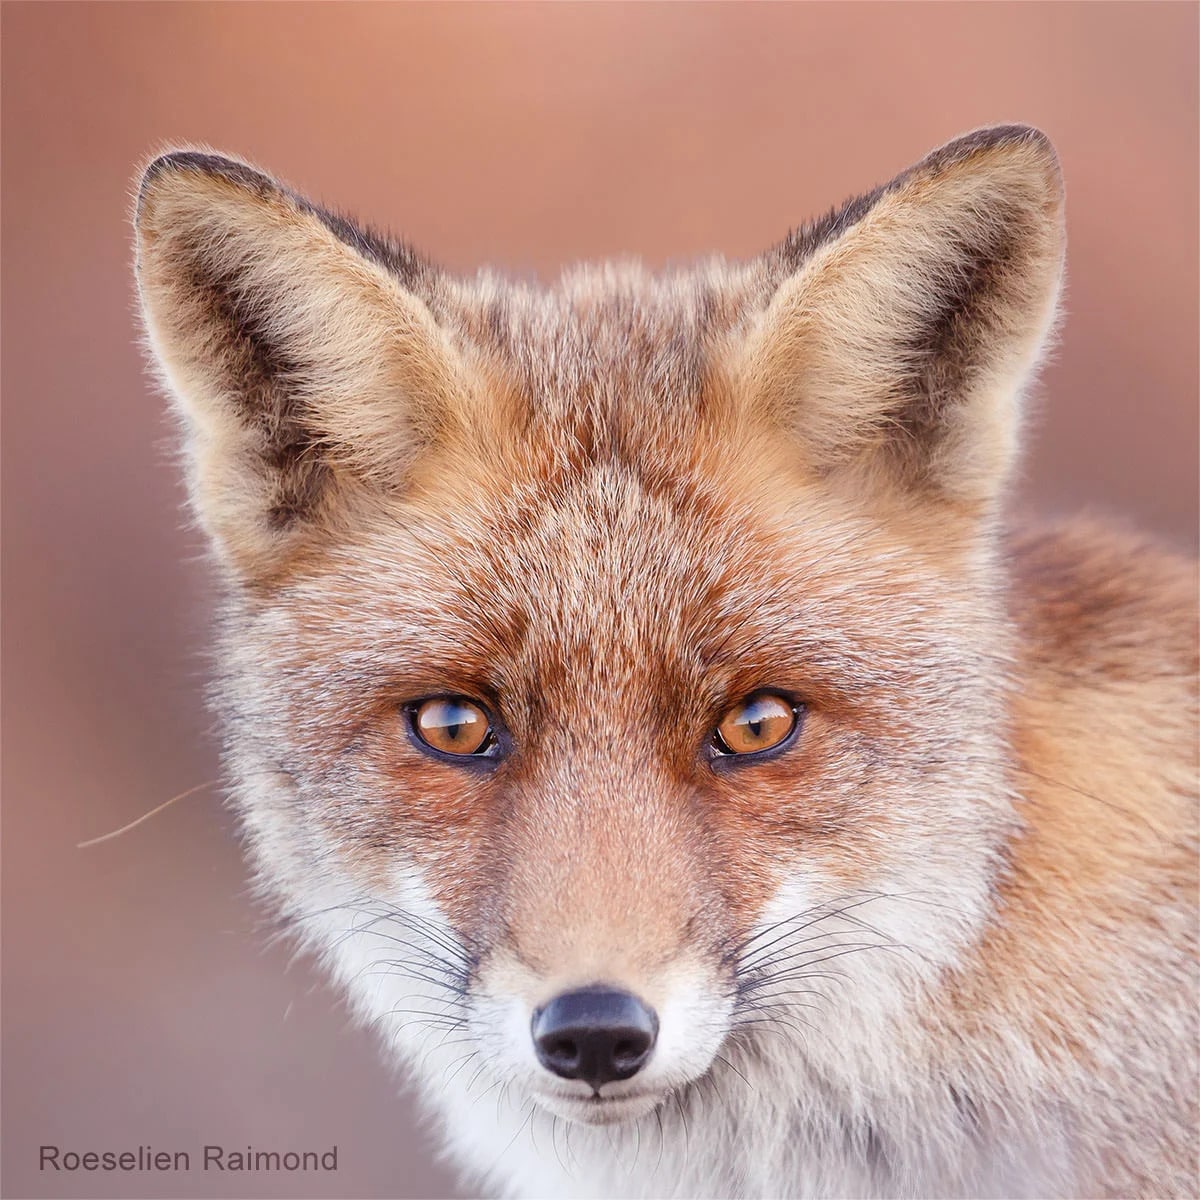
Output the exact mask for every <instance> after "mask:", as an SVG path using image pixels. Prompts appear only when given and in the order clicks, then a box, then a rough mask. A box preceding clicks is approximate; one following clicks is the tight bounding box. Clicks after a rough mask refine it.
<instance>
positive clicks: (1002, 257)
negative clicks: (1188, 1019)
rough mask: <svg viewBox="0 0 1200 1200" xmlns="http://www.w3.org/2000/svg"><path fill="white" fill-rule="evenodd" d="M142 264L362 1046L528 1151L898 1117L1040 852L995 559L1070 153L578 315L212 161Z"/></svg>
mask: <svg viewBox="0 0 1200 1200" xmlns="http://www.w3.org/2000/svg"><path fill="white" fill-rule="evenodd" d="M137 236H138V265H137V270H138V280H139V287H140V293H141V297H142V303H143V307H144V312H145V320H146V329H147V333H148V338H149V341H150V344H151V346H152V348H153V351H154V354H155V356H156V359H157V362H158V364H159V366H160V369H161V372H162V376H163V378H164V381H165V384H166V386H167V389H168V391H169V393H170V394H171V396H172V397H173V398H174V401H175V403H176V406H177V411H178V412H179V414H180V417H181V424H182V429H183V434H184V445H185V460H186V469H187V473H188V479H189V485H190V489H191V497H192V503H193V508H194V511H195V513H196V516H197V518H198V519H199V521H200V523H201V525H202V526H203V527H204V528H205V530H206V531H207V533H208V534H209V536H210V538H211V541H212V544H213V547H214V550H215V554H216V558H217V561H218V563H219V564H220V567H221V569H222V571H223V573H224V577H225V579H226V581H227V584H228V587H227V600H226V604H225V609H224V612H223V614H222V619H221V633H220V644H221V653H220V665H221V666H220V678H219V681H218V685H217V688H216V703H217V706H218V708H219V711H220V713H221V715H222V718H223V722H224V729H225V733H226V758H227V764H228V769H229V772H230V776H231V780H232V784H233V793H234V797H235V803H236V805H237V808H238V811H239V813H240V816H241V819H242V822H243V826H244V829H245V833H246V837H247V842H248V845H249V848H250V852H251V855H252V857H253V859H254V862H255V864H256V867H257V871H258V874H259V878H260V881H261V883H262V886H263V888H264V891H266V892H267V893H268V894H269V895H270V896H271V898H272V900H273V902H274V903H275V904H276V905H277V907H278V908H279V910H280V911H281V912H282V914H283V915H284V917H285V919H286V920H287V921H288V922H289V923H290V925H291V927H292V928H293V929H294V931H295V932H296V934H297V936H298V937H299V938H300V939H301V940H303V941H304V942H305V943H306V944H307V945H308V946H310V947H311V948H312V949H313V950H314V951H315V952H316V953H317V954H318V955H320V956H321V957H322V959H323V960H324V961H325V962H326V964H327V965H328V967H329V969H330V970H331V971H332V972H333V973H334V974H335V975H336V976H337V977H338V978H339V979H340V980H341V981H342V983H343V985H344V986H345V988H346V989H347V992H348V994H349V996H350V997H351V1000H352V1003H353V1004H354V1005H355V1007H356V1009H357V1011H358V1012H359V1014H360V1015H361V1016H362V1017H363V1019H364V1020H366V1021H368V1022H369V1023H371V1024H372V1025H373V1026H374V1027H375V1028H376V1029H377V1030H378V1031H379V1033H380V1034H381V1036H383V1038H384V1039H385V1040H386V1041H387V1042H388V1043H389V1044H390V1045H391V1046H393V1047H394V1049H395V1050H396V1052H397V1053H398V1054H399V1056H400V1057H401V1058H402V1059H403V1060H405V1061H406V1062H408V1063H410V1064H411V1065H412V1066H413V1067H414V1069H415V1070H416V1071H417V1072H418V1073H419V1074H421V1075H424V1076H426V1077H427V1078H428V1080H429V1083H430V1090H431V1092H432V1093H433V1098H434V1100H435V1101H437V1102H441V1103H443V1104H445V1105H447V1106H450V1105H452V1103H453V1102H454V1100H453V1098H455V1097H457V1098H458V1099H462V1100H465V1101H473V1100H475V1099H477V1098H478V1097H479V1096H481V1095H483V1094H485V1093H487V1092H489V1091H493V1093H494V1094H497V1095H502V1096H503V1097H504V1103H505V1104H507V1105H509V1106H510V1107H511V1108H512V1111H513V1112H514V1114H516V1116H518V1117H521V1116H524V1115H525V1114H526V1113H535V1112H544V1113H548V1114H551V1115H553V1116H556V1117H562V1118H567V1119H568V1120H569V1121H571V1122H574V1123H576V1124H578V1125H584V1126H589V1125H614V1124H623V1125H626V1126H630V1127H632V1126H634V1125H636V1124H637V1122H638V1121H639V1120H640V1119H641V1118H643V1117H645V1116H647V1115H648V1114H650V1113H651V1112H652V1111H658V1112H659V1113H660V1120H661V1119H662V1115H664V1114H666V1115H668V1116H669V1119H672V1120H673V1119H674V1117H673V1116H670V1114H672V1113H674V1112H677V1113H678V1115H679V1117H680V1118H681V1119H683V1120H686V1114H687V1112H689V1111H692V1110H693V1109H695V1108H696V1107H697V1106H701V1105H703V1104H705V1103H706V1102H707V1099H706V1097H707V1095H708V1092H707V1089H708V1088H709V1087H713V1088H717V1089H723V1090H724V1091H727V1092H734V1093H736V1092H737V1091H738V1089H741V1088H742V1087H743V1085H744V1086H745V1087H748V1088H750V1089H752V1090H753V1089H754V1088H755V1086H756V1084H757V1085H760V1086H762V1085H765V1084H766V1083H767V1082H769V1081H772V1080H777V1079H779V1078H783V1077H785V1076H786V1077H787V1078H789V1079H793V1080H806V1081H808V1082H807V1083H804V1084H802V1085H801V1084H796V1085H789V1086H793V1087H795V1089H796V1090H797V1092H802V1091H804V1090H805V1089H809V1090H810V1091H812V1090H814V1089H817V1088H818V1086H819V1088H820V1089H823V1090H825V1091H828V1090H829V1088H831V1087H835V1088H836V1087H840V1086H843V1083H844V1086H845V1088H846V1090H847V1091H850V1090H852V1088H853V1087H854V1086H861V1087H862V1088H868V1089H869V1087H870V1086H872V1084H871V1082H870V1081H871V1079H872V1073H873V1072H874V1073H877V1074H880V1075H881V1074H883V1073H885V1072H887V1071H888V1070H890V1069H891V1067H889V1065H888V1064H889V1063H891V1062H893V1061H894V1059H895V1056H896V1054H897V1053H898V1052H899V1051H898V1049H897V1042H898V1040H902V1038H901V1034H900V1033H899V1032H898V1031H900V1030H903V1029H907V1028H908V1027H909V1025H911V1024H912V1023H913V1022H916V1023H918V1024H919V1023H920V1020H921V1014H922V1011H923V1008H924V1006H926V1005H927V1003H928V994H929V989H930V988H932V987H934V986H935V983H936V980H937V979H938V978H939V975H940V974H941V973H942V972H944V971H945V970H947V969H948V968H951V967H953V966H954V964H956V963H957V962H959V961H960V960H962V959H963V958H964V957H965V956H967V955H969V954H970V953H971V948H972V947H973V946H974V945H975V943H976V942H977V940H978V938H979V936H980V932H981V930H982V929H983V928H984V926H985V924H986V923H987V921H988V919H989V914H990V897H991V895H992V889H993V888H994V885H995V882H996V880H997V878H998V877H999V876H1000V875H1002V873H1003V871H1004V868H1005V853H1006V849H1005V848H1006V845H1007V842H1008V839H1009V838H1010V837H1011V836H1012V834H1013V831H1014V829H1015V828H1016V824H1017V817H1016V813H1015V810H1014V807H1013V803H1012V799H1011V795H1012V791H1011V787H1010V779H1009V773H1008V770H1009V762H1010V759H1011V745H1010V728H1009V716H1008V711H1009V710H1008V690H1009V687H1010V683H1009V679H1010V671H1009V661H1010V658H1011V646H1010V633H1009V629H1008V625H1007V623H1006V620H1005V618H1004V615H1003V604H1002V598H1001V595H1000V592H1001V579H1002V577H1001V573H1000V569H999V566H998V562H997V560H998V555H999V544H998V538H997V533H996V517H997V512H998V509H999V504H1000V501H1001V498H1002V496H1003V493H1004V489H1005V485H1006V482H1007V480H1008V477H1009V474H1010V471H1011V467H1012V464H1013V461H1014V457H1015V453H1016V447H1017V443H1018V437H1019V429H1020V397H1021V393H1022V389H1023V388H1024V387H1025V385H1026V383H1027V381H1028V379H1029V377H1030V375H1031V372H1032V371H1033V369H1034V367H1035V365H1036V362H1037V360H1038V357H1039V355H1040V353H1041V351H1042V349H1043V346H1044V345H1045V342H1046V340H1047V337H1048V336H1049V333H1050V330H1051V327H1052V324H1053V320H1054V313H1055V306H1056V301H1057V295H1058V290H1059V285H1060V278H1061V271H1062V248H1063V238H1062V189H1061V183H1060V180H1059V174H1058V168H1057V164H1056V161H1055V158H1054V155H1053V152H1052V150H1051V149H1050V147H1049V145H1048V143H1047V141H1046V140H1045V138H1044V137H1043V136H1042V135H1041V134H1039V133H1037V132H1036V131H1033V130H1030V129H1027V128H1024V127H1005V128H1000V129H993V130H985V131H981V132H979V133H976V134H971V135H967V136H966V137H964V138H962V139H959V140H958V141H956V142H953V143H950V144H949V145H948V146H946V147H943V148H942V149H941V150H939V151H936V152H935V153H934V154H932V155H931V156H930V157H929V158H927V159H926V160H924V161H923V162H921V163H920V164H918V165H917V166H916V167H914V168H912V169H911V170H910V171H908V172H906V173H905V174H904V175H902V176H900V177H899V178H898V179H896V180H893V181H892V182H891V183H890V184H888V185H886V186H885V187H883V188H880V189H878V190H877V191H875V192H873V193H871V194H870V195H867V196H864V197H860V198H859V199H857V200H855V201H852V202H851V203H850V204H848V205H847V206H846V207H844V208H843V209H841V210H840V211H838V212H836V213H834V214H831V215H830V216H829V217H827V218H825V219H824V220H822V221H819V222H816V223H815V224H813V225H810V226H808V227H806V228H805V229H803V230H801V231H799V232H797V233H794V234H792V235H791V236H789V237H788V238H787V239H786V240H785V241H784V242H782V243H781V244H780V245H779V246H777V247H775V248H774V249H772V250H770V251H768V252H767V253H765V254H764V255H762V256H761V257H760V258H758V259H755V260H752V261H749V262H744V263H728V262H724V261H716V260H714V261H709V262H705V263H703V264H701V265H699V266H697V267H695V268H692V269H689V270H684V271H680V272H677V273H674V274H666V275H652V274H649V273H647V272H645V271H643V270H642V269H641V268H639V267H637V266H635V265H608V266H603V267H598V268H582V269H577V270H575V271H572V272H570V273H568V274H567V275H565V276H564V277H563V279H562V280H561V281H560V282H559V283H558V284H556V285H555V286H553V287H550V288H546V289H539V288H535V287H531V286H522V285H516V284H512V283H509V282H506V281H504V280H502V279H499V278H496V277H493V276H491V275H488V274H481V275H480V276H478V277H477V278H473V279H467V280H463V279H456V278H453V277H451V276H449V275H447V274H446V273H444V272H441V271H439V270H437V269H436V268H435V267H433V266H432V265H430V264H428V263H426V262H425V261H424V260H422V259H420V258H419V257H417V256H416V255H415V254H413V253H412V252H410V251H409V250H407V249H406V248H404V247H402V246H399V245H397V244H395V243H393V242H391V241H389V240H387V239H384V238H381V237H379V236H377V235H375V234H372V233H370V232H369V231H366V230H363V229H361V228H360V227H358V226H357V225H354V224H352V223H351V222H350V221H348V220H346V219H345V218H342V217H339V216H336V215H333V214H331V213H328V212H326V211H324V210H322V209H319V208H317V207H316V206H314V205H312V204H311V203H309V202H308V201H306V200H304V199H302V198H300V197H299V196H297V195H295V194H294V193H292V192H291V191H289V190H287V189H286V188H284V187H283V186H282V185H280V184H278V183H276V182H275V181H273V180H271V179H269V178H268V177H266V176H264V175H262V174H260V173H259V172H257V171H255V170H253V169H252V168H250V167H248V166H246V165H245V164H243V163H240V162H235V161H233V160H230V159H226V158H222V157H218V156H216V155H212V154H208V153H206V152H200V151H178V152H174V153H171V154H167V155H165V156H163V157H161V158H159V159H156V160H155V161H154V162H153V163H151V164H150V166H149V167H148V168H147V170H146V172H145V175H144V177H143V180H142V184H141V190H140V196H139V200H138V215H137ZM849 997H852V998H853V1003H852V1004H848V1003H847V1002H846V1001H847V999H848V998H849ZM851 1066H853V1071H856V1072H858V1074H857V1075H856V1076H854V1078H855V1079H856V1080H857V1081H858V1083H857V1084H854V1085H851V1084H850V1083H848V1082H845V1081H847V1080H849V1079H850V1078H851V1075H850V1074H849V1072H850V1071H851ZM837 1081H843V1083H838V1082H837ZM448 1098H449V1099H448ZM515 1127H516V1126H515V1125H514V1128H515ZM505 1136H507V1134H506V1135H505Z"/></svg>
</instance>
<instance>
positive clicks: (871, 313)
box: [743, 126, 1064, 512]
mask: <svg viewBox="0 0 1200 1200" xmlns="http://www.w3.org/2000/svg"><path fill="white" fill-rule="evenodd" d="M1063 249H1064V231H1063V189H1062V180H1061V176H1060V173H1059V168H1058V160H1057V158H1056V156H1055V153H1054V150H1053V148H1052V146H1051V145H1050V142H1049V141H1048V139H1047V138H1046V136H1045V135H1044V134H1042V133H1041V132H1039V131H1038V130H1036V129H1031V128H1028V127H1026V126H1002V127H998V128H993V129H983V130H979V131H977V132H975V133H970V134H967V135H965V136H963V137H960V138H958V139H956V140H955V141H953V142H950V143H949V144H947V145H945V146H943V147H942V148H941V149H939V150H935V151H934V152H933V153H932V154H930V155H929V156H928V157H927V158H925V159H924V160H923V161H921V162H920V163H918V164H917V165H916V166H914V167H912V168H911V169H910V170H908V171H906V172H904V174H902V175H900V176H898V177H897V178H896V179H894V180H892V182H891V183H888V184H886V185H885V186H883V187H881V188H879V189H877V190H876V191H875V192H872V193H870V194H869V195H866V196H862V197H859V198H858V199H856V200H853V201H851V202H850V203H849V204H847V205H846V206H845V207H844V208H842V209H841V210H840V211H838V212H836V213H834V214H831V216H829V217H828V218H826V219H825V220H824V221H821V222H818V223H817V224H816V225H814V226H812V227H810V228H808V229H806V230H802V231H801V232H800V233H798V234H795V235H793V236H792V237H790V238H789V239H788V240H787V241H786V242H784V243H783V245H782V246H780V247H777V248H776V250H775V251H773V252H772V254H771V255H770V256H769V258H768V260H767V262H768V267H769V270H770V271H771V272H772V273H773V274H774V277H775V278H776V279H778V280H779V284H778V287H777V289H776V290H775V291H774V294H773V296H772V299H771V300H770V302H769V304H768V306H767V308H766V310H765V312H764V313H763V314H762V318H761V322H760V324H759V325H758V327H757V328H756V330H755V331H754V332H753V334H752V336H751V340H750V344H749V347H748V356H747V358H746V359H745V361H744V368H745V375H744V383H743V386H744V390H745V393H746V394H747V396H748V397H749V401H750V403H751V404H752V405H753V406H755V407H756V408H757V409H758V411H759V413H760V419H767V420H770V421H775V422H779V423H780V424H781V425H782V426H783V427H784V428H785V429H786V430H787V432H788V434H789V435H790V436H791V437H792V439H793V440H794V443H795V444H796V446H797V447H798V449H799V452H800V454H801V456H802V457H803V460H804V465H805V467H806V468H807V469H809V470H811V471H813V472H815V473H817V474H820V475H823V476H829V475H833V474H836V473H839V472H847V471H849V472H853V473H854V475H855V478H856V481H857V485H858V486H864V485H865V486H868V487H873V488H880V487H886V488H890V489H893V490H898V491H900V492H903V493H908V494H921V495H925V496H928V495H931V494H932V495H937V496H939V497H940V498H942V499H943V500H945V501H948V502H950V503H952V504H954V505H956V506H958V507H962V508H965V509H967V510H969V511H972V512H978V511H980V510H985V509H987V508H988V507H990V506H991V505H992V504H993V503H994V501H995V500H996V499H997V497H998V496H999V494H1000V493H1001V491H1002V489H1003V485H1004V483H1005V480H1006V478H1007V476H1008V474H1009V471H1010V468H1011V466H1012V463H1013V460H1014V458H1015V454H1016V446H1017V441H1018V433H1019V426H1020V397H1021V391H1022V389H1023V387H1024V386H1025V384H1026V383H1027V382H1028V380H1029V378H1030V376H1031V375H1032V372H1033V370H1034V369H1035V367H1036V365H1037V362H1038V359H1039V356H1040V354H1041V352H1042V350H1043V348H1044V346H1045V344H1046V342H1047V340H1048V338H1049V336H1050V333H1051V330H1052V328H1053V324H1054V320H1055V316H1056V310H1057V302H1058V296H1059V290H1060V286H1061V279H1062V264H1063Z"/></svg>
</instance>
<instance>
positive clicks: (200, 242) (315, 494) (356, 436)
mask: <svg viewBox="0 0 1200 1200" xmlns="http://www.w3.org/2000/svg"><path fill="white" fill-rule="evenodd" d="M136 233H137V280H138V287H139V292H140V297H141V302H142V309H143V313H144V317H145V325H146V330H147V334H148V338H149V341H150V344H151V346H152V348H153V350H154V353H155V356H156V358H157V360H158V363H159V365H160V367H161V369H162V373H163V375H164V377H165V380H166V383H167V385H168V388H169V390H170V392H171V394H172V395H173V397H174V399H175V401H176V403H177V406H178V408H179V410H180V411H181V413H182V415H183V418H184V425H185V430H186V443H187V457H188V462H189V479H190V487H191V494H192V500H193V505H194V508H195V510H196V512H197V515H198V517H199V519H200V521H201V523H202V524H203V525H204V526H205V528H206V529H207V531H208V532H209V534H210V535H211V537H212V539H213V541H214V542H215V544H216V546H217V548H218V550H219V551H220V552H221V553H222V555H223V557H224V558H225V559H226V561H227V562H228V563H229V565H230V566H231V567H232V568H233V569H234V570H235V571H236V572H237V573H240V574H243V575H250V576H253V575H256V574H263V573H267V572H270V571H271V570H272V569H274V568H275V567H276V566H278V565H279V563H280V560H281V559H282V558H283V557H284V556H285V555H286V554H287V553H288V552H290V551H291V550H293V549H294V548H295V547H296V545H297V543H298V541H299V540H301V539H302V538H303V537H304V536H305V535H307V534H311V533H312V531H313V530H314V528H316V527H319V526H320V525H321V524H322V523H326V522H329V521H331V520H333V519H334V516H335V514H336V512H337V509H338V505H339V502H341V501H342V500H345V499H346V498H347V494H348V493H350V492H353V491H355V490H359V491H361V490H362V489H364V488H366V489H369V488H374V489H378V488H394V487H397V486H400V485H401V484H402V483H403V480H404V478H405V476H406V473H407V472H408V471H409V469H410V468H411V466H412V464H413V462H414V459H415V458H416V457H417V456H418V455H419V454H420V452H421V450H422V448H423V447H426V446H428V445H429V444H430V443H431V442H433V441H434V440H435V439H437V438H438V437H439V436H441V434H442V433H443V432H444V431H445V428H446V426H447V425H448V424H451V423H453V422H454V421H455V420H456V419H459V418H461V414H462V412H463V408H464V399H465V396H464V393H465V391H466V389H467V380H466V377H465V372H464V371H463V370H462V368H461V363H460V361H459V358H458V355H457V353H456V351H455V348H454V346H453V345H452V343H451V342H450V340H449V338H448V336H447V335H446V333H445V332H444V331H443V330H442V329H441V328H440V327H439V325H438V324H437V322H436V321H435V320H434V318H433V316H432V314H431V312H430V310H429V308H428V306H427V305H426V303H425V302H424V301H423V300H422V299H421V298H419V296H418V294H417V289H418V288H419V287H420V286H422V284H424V283H427V282H428V277H429V274H430V269H429V268H428V267H427V266H425V264H423V263H421V262H420V261H419V260H417V259H416V258H415V256H412V255H411V254H409V253H408V252H407V251H404V250H403V249H401V248H399V247H396V246H393V245H391V244H390V243H386V242H383V241H382V240H380V239H376V238H373V237H372V235H369V234H367V233H365V232H363V231H361V230H359V229H357V228H356V227H355V226H353V225H352V224H350V223H349V222H347V221H345V220H344V219H342V218H339V217H336V216H333V215H331V214H328V213H325V212H323V211H322V210H320V209H318V208H317V207H316V206H314V205H312V204H310V203H309V202H307V201H305V200H303V199H302V198H300V197H298V196H296V195H295V194H294V193H292V192H290V191H288V190H287V189H286V188H284V187H283V186H281V185H280V184H278V183H276V182H275V181H274V180H272V179H271V178H270V177H268V176H266V175H263V174H262V173H260V172H258V171H256V170H255V169H253V168H251V167H249V166H247V165H246V164H244V163H241V162H238V161H235V160H232V159H228V158H224V157H221V156H218V155H214V154H210V153H207V152H204V151H194V150H182V151H174V152H172V153H169V154H165V155H162V156H161V157H159V158H156V159H155V160H154V161H153V162H152V163H150V165H149V166H148V167H147V168H146V170H145V172H144V174H143V176H142V180H141V186H140V190H139V194H138V201H137V215H136Z"/></svg>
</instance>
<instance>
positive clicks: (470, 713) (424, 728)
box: [409, 696, 496, 758]
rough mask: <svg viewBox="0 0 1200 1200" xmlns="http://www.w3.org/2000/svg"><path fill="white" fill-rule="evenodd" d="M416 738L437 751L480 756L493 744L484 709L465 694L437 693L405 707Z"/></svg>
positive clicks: (465, 756) (457, 756)
mask: <svg viewBox="0 0 1200 1200" xmlns="http://www.w3.org/2000/svg"><path fill="white" fill-rule="evenodd" d="M409 714H410V715H409V720H410V721H411V723H412V731H413V734H414V736H415V737H416V739H417V741H418V742H422V743H424V744H425V745H426V746H428V747H429V748H430V749H431V750H436V751H437V752H438V753H439V754H450V755H453V756H454V757H456V758H482V757H485V756H488V755H490V754H491V753H492V752H493V751H494V750H495V748H496V735H495V731H494V730H493V729H492V723H491V720H490V719H489V717H488V715H487V713H486V712H485V711H484V709H483V708H482V707H480V705H478V704H476V703H475V701H474V700H468V699H467V698H466V697H465V696H437V697H435V698H434V699H432V700H422V701H421V702H420V703H419V704H414V705H413V706H412V708H411V709H410V710H409Z"/></svg>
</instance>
